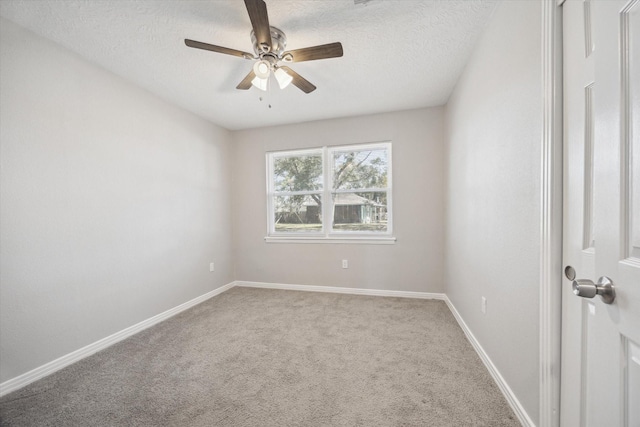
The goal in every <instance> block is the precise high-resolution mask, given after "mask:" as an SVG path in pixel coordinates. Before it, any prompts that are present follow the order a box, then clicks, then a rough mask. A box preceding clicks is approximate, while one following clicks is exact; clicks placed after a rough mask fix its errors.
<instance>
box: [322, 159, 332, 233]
mask: <svg viewBox="0 0 640 427" xmlns="http://www.w3.org/2000/svg"><path fill="white" fill-rule="evenodd" d="M329 157H330V156H329V149H328V148H327V147H324V149H323V150H322V167H323V174H324V177H323V178H324V179H323V185H324V188H323V190H324V194H323V196H322V200H323V202H322V231H323V233H324V235H325V236H327V235H328V234H329V232H330V231H331V228H332V223H333V214H332V212H333V200H332V199H331V188H332V186H333V182H332V179H331V175H332V170H331V159H330V158H329Z"/></svg>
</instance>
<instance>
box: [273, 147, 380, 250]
mask: <svg viewBox="0 0 640 427" xmlns="http://www.w3.org/2000/svg"><path fill="white" fill-rule="evenodd" d="M267 175H268V177H267V178H268V189H267V193H268V194H267V212H268V215H269V222H268V224H269V232H268V235H269V236H270V237H287V238H293V239H296V238H297V239H328V240H329V239H345V238H346V239H358V238H360V239H363V238H364V239H366V238H371V237H381V238H385V237H386V238H389V237H390V235H391V231H392V221H391V143H389V142H387V143H377V144H362V145H352V146H337V147H323V148H317V149H310V150H298V151H284V152H272V153H267ZM391 240H393V239H391Z"/></svg>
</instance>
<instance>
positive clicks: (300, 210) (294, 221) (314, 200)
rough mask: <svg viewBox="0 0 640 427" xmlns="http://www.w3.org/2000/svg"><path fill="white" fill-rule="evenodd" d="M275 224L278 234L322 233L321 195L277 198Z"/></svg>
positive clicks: (275, 199) (274, 202)
mask: <svg viewBox="0 0 640 427" xmlns="http://www.w3.org/2000/svg"><path fill="white" fill-rule="evenodd" d="M273 205H274V211H275V212H274V214H275V217H274V224H275V231H277V232H290V233H304V232H314V231H315V232H320V231H322V197H321V196H320V195H319V194H313V195H301V196H275V197H274V198H273Z"/></svg>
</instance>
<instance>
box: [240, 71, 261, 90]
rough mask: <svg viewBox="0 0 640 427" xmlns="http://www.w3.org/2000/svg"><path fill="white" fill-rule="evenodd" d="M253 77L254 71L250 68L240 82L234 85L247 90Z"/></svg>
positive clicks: (254, 75)
mask: <svg viewBox="0 0 640 427" xmlns="http://www.w3.org/2000/svg"><path fill="white" fill-rule="evenodd" d="M255 77H256V73H254V72H253V70H251V72H250V73H249V74H247V77H245V78H244V79H242V81H241V82H240V83H238V86H236V89H240V90H247V89H249V88H251V81H252V80H253V79H254V78H255Z"/></svg>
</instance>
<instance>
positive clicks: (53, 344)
mask: <svg viewBox="0 0 640 427" xmlns="http://www.w3.org/2000/svg"><path fill="white" fill-rule="evenodd" d="M0 29H1V34H0V63H1V64H2V67H1V68H0V197H1V202H2V203H1V205H0V227H1V228H0V235H1V240H0V283H1V285H0V336H2V343H1V348H0V363H1V364H0V382H2V381H6V380H8V379H11V378H13V377H15V376H17V375H20V374H22V373H25V372H26V371H29V370H31V369H33V368H36V367H38V366H41V365H43V364H45V363H47V362H50V361H52V360H54V359H56V358H58V357H60V356H63V355H65V354H68V353H70V352H72V351H74V350H77V349H79V348H82V347H83V346H85V345H88V344H90V343H93V342H95V341H97V340H99V339H101V338H104V337H106V336H108V335H111V334H113V333H115V332H118V331H121V330H122V329H124V328H126V327H129V326H131V325H133V324H136V323H138V322H140V321H142V320H146V319H148V318H150V317H152V316H154V315H156V314H159V313H161V312H163V311H166V310H168V309H171V308H173V307H176V306H178V305H180V304H182V303H184V302H186V301H188V300H190V299H193V298H195V297H198V296H201V295H203V294H205V293H206V292H208V291H211V290H213V289H216V288H218V287H220V286H222V285H225V284H227V283H229V282H231V281H232V280H233V270H232V265H231V264H232V259H231V231H230V226H229V224H230V223H231V215H230V175H231V172H230V169H229V161H230V158H231V153H230V140H231V136H230V134H229V132H227V131H226V130H223V129H221V128H219V127H216V126H215V125H212V124H210V123H208V122H206V121H204V120H201V119H199V118H196V117H195V116H193V115H191V114H189V113H186V112H184V111H182V110H179V109H177V108H175V107H172V106H170V105H168V104H167V103H165V102H163V101H161V100H159V99H158V98H156V97H154V96H152V95H150V94H149V93H147V92H145V91H143V90H141V89H139V88H138V87H136V86H133V85H131V84H129V83H126V82H125V81H124V80H122V79H120V78H119V77H117V76H114V75H113V74H110V73H108V72H106V71H104V70H102V69H101V68H98V67H96V66H93V65H91V64H89V63H87V62H86V61H84V60H83V59H80V58H79V57H77V56H76V55H74V54H72V53H70V52H68V51H66V50H64V49H63V48H61V47H60V46H58V45H56V44H54V43H51V42H49V41H46V40H44V39H42V38H40V37H38V36H35V35H34V34H32V33H30V32H28V31H26V30H24V29H21V28H20V27H17V26H16V25H14V24H12V23H11V22H9V21H6V20H4V19H3V20H2V22H1V25H0ZM211 261H215V262H216V271H215V272H214V273H210V272H209V262H211Z"/></svg>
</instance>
